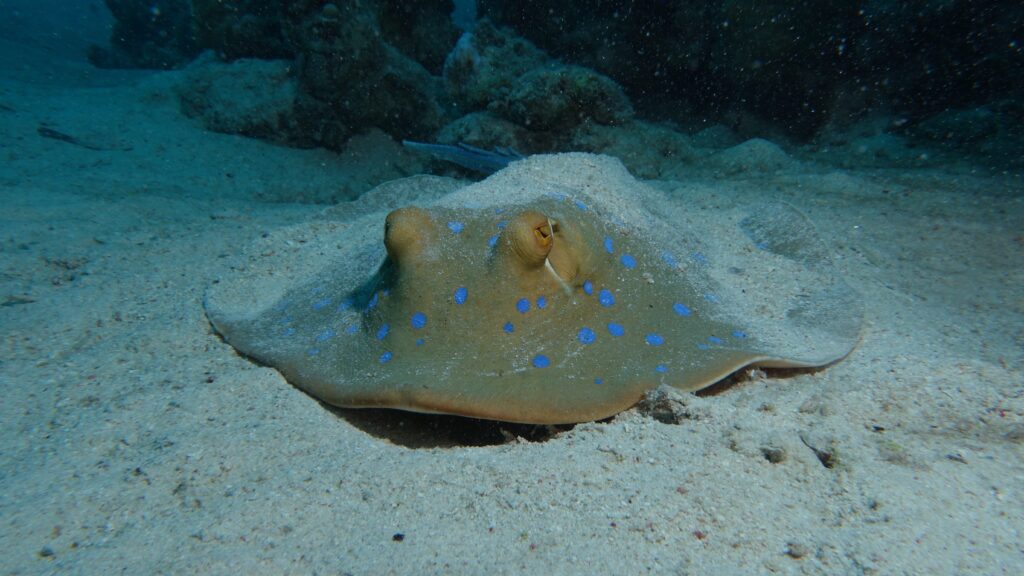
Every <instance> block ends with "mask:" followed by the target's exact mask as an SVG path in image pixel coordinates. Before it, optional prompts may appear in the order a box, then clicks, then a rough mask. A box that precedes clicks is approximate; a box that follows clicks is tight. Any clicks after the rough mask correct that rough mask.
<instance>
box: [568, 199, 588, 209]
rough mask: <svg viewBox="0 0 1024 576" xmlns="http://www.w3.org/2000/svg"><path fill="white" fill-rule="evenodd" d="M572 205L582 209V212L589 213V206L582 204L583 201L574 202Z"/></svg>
mask: <svg viewBox="0 0 1024 576" xmlns="http://www.w3.org/2000/svg"><path fill="white" fill-rule="evenodd" d="M572 203H573V204H575V205H576V208H579V209H580V210H582V211H583V212H586V211H587V205H586V204H584V203H583V202H581V201H579V200H573V202H572Z"/></svg>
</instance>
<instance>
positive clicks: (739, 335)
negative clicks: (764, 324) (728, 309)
mask: <svg viewBox="0 0 1024 576" xmlns="http://www.w3.org/2000/svg"><path fill="white" fill-rule="evenodd" d="M732 335H733V337H735V338H746V337H747V333H746V332H744V331H743V330H733V331H732Z"/></svg>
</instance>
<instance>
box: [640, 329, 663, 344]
mask: <svg viewBox="0 0 1024 576" xmlns="http://www.w3.org/2000/svg"><path fill="white" fill-rule="evenodd" d="M644 341H645V342H647V343H648V344H650V345H651V346H661V345H662V344H664V343H665V339H664V338H662V337H661V335H660V334H657V333H654V332H651V333H650V334H648V335H647V336H644Z"/></svg>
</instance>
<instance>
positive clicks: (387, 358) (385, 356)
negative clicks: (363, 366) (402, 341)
mask: <svg viewBox="0 0 1024 576" xmlns="http://www.w3.org/2000/svg"><path fill="white" fill-rule="evenodd" d="M393 356H394V355H393V354H392V353H391V352H390V351H388V352H385V353H383V354H381V355H380V363H381V364H387V363H388V362H391V358H392V357H393Z"/></svg>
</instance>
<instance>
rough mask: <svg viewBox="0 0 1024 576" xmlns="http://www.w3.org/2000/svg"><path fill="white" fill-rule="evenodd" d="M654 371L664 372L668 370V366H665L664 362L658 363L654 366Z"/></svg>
mask: <svg viewBox="0 0 1024 576" xmlns="http://www.w3.org/2000/svg"><path fill="white" fill-rule="evenodd" d="M654 371H655V372H658V373H660V374H664V373H666V372H668V366H665V365H664V364H658V365H657V366H655V367H654Z"/></svg>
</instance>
